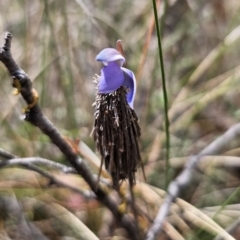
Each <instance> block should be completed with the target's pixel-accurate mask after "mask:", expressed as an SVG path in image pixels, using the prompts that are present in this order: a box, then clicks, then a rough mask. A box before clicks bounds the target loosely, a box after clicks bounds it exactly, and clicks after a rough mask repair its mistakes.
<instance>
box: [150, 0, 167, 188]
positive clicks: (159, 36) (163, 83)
mask: <svg viewBox="0 0 240 240" xmlns="http://www.w3.org/2000/svg"><path fill="white" fill-rule="evenodd" d="M152 2H153V10H154V17H155V24H156V31H157V38H158V54H159V60H160V66H161V73H162V87H163V98H164V115H165V131H166V159H165V163H166V164H165V188H167V185H168V181H169V179H168V171H169V156H170V134H169V119H168V95H167V88H166V78H165V71H164V63H163V52H162V44H161V34H160V28H159V24H158V13H157V6H156V1H155V0H152Z"/></svg>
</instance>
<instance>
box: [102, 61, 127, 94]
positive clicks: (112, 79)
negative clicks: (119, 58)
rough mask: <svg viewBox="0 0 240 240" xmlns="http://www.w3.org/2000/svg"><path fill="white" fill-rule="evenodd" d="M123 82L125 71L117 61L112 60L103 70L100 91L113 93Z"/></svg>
mask: <svg viewBox="0 0 240 240" xmlns="http://www.w3.org/2000/svg"><path fill="white" fill-rule="evenodd" d="M123 82H124V75H123V71H122V70H121V68H120V67H119V65H118V64H117V63H116V62H110V63H109V64H108V65H107V66H105V67H103V68H102V70H101V75H100V79H99V83H98V90H99V93H111V92H113V91H115V90H117V89H118V88H120V87H121V86H122V84H123Z"/></svg>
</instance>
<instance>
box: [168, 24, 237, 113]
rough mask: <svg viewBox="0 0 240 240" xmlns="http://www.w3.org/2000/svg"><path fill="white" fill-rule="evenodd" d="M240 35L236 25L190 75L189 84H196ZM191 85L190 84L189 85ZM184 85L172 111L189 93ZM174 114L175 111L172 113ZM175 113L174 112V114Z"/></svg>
mask: <svg viewBox="0 0 240 240" xmlns="http://www.w3.org/2000/svg"><path fill="white" fill-rule="evenodd" d="M239 37H240V26H238V27H236V28H235V29H234V30H233V31H231V32H230V33H229V34H228V35H227V36H226V37H225V39H224V40H223V41H222V42H221V43H220V44H219V45H218V46H217V47H216V48H214V49H213V50H212V51H211V52H210V53H209V54H208V56H206V58H204V60H203V61H202V62H201V63H200V65H199V66H198V67H197V68H196V70H195V71H194V72H193V73H192V75H191V76H190V77H189V81H188V83H189V84H194V83H196V82H197V80H198V79H199V78H200V77H201V76H202V75H203V73H204V72H205V71H206V70H207V69H208V68H209V67H210V66H211V65H212V64H213V63H214V62H215V60H217V58H218V57H219V55H220V54H222V53H223V51H224V50H226V49H227V48H228V47H231V45H232V44H234V43H235V42H236V41H237V40H238V39H239ZM188 86H189V85H188ZM188 86H187V87H183V88H182V90H181V91H180V92H179V94H178V96H177V97H176V99H175V100H174V103H173V105H172V108H171V110H170V111H172V112H175V111H176V110H177V109H176V108H175V106H174V105H175V104H176V103H178V102H181V101H182V100H184V99H186V97H187V96H188V94H189V88H188ZM171 114H173V113H171ZM173 115H174V114H173Z"/></svg>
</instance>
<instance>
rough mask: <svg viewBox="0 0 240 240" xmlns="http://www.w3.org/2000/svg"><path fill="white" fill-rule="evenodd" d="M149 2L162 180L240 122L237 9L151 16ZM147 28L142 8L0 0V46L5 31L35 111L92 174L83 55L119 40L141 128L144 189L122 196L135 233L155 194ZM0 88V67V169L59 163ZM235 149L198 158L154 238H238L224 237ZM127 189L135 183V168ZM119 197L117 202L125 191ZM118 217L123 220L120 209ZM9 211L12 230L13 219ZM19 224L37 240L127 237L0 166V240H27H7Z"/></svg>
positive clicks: (105, 216)
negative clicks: (12, 161)
mask: <svg viewBox="0 0 240 240" xmlns="http://www.w3.org/2000/svg"><path fill="white" fill-rule="evenodd" d="M156 1H157V3H158V4H160V8H159V15H161V19H160V20H159V21H160V25H161V32H162V44H163V53H164V64H165V72H166V80H167V90H168V99H169V119H170V135H171V147H170V169H169V173H170V176H171V179H173V178H175V177H176V176H177V175H178V174H179V172H180V171H181V170H182V169H183V167H184V165H185V163H186V161H187V160H188V156H190V155H194V154H197V153H198V152H200V151H201V150H202V149H203V148H204V147H206V146H208V145H209V144H210V143H211V142H212V141H213V140H215V139H216V138H217V137H218V136H219V135H221V134H223V133H224V132H225V131H226V130H228V129H229V128H230V127H231V126H233V125H234V124H236V123H238V121H239V119H240V110H239V109H240V101H239V98H240V91H239V90H240V65H239V64H240V57H239V56H240V50H239V48H238V45H239V43H240V14H239V13H240V2H239V1H238V0H228V1H224V0H212V1H207V0H202V1H197V0H169V1H167V2H168V6H167V7H166V8H163V2H164V1H161V0H156ZM154 24H155V23H154V16H153V8H152V2H151V1H144V0H132V1H127V0H119V1H116V0H115V1H106V0H89V1H84V0H75V1H74V0H68V1H67V0H62V1H57V0H49V1H47V0H35V1H30V0H25V1H14V0H8V1H3V0H2V1H0V37H1V36H2V37H3V36H4V33H5V32H6V31H9V32H11V33H12V34H13V36H14V40H13V42H12V53H13V56H14V58H15V60H16V62H17V63H18V64H19V65H20V66H21V68H22V69H24V71H25V72H26V73H27V74H28V75H29V77H30V78H31V79H32V81H33V84H34V88H35V89H37V91H38V92H39V95H40V100H39V104H40V106H41V108H42V111H43V112H44V113H45V114H46V116H47V117H48V118H49V119H50V120H51V121H52V122H53V123H54V125H55V126H56V127H57V128H58V129H59V130H60V131H61V132H62V133H63V135H65V136H67V137H69V138H71V139H74V138H77V137H80V139H81V144H80V146H79V147H80V153H81V157H83V159H84V161H86V163H87V164H88V165H89V167H90V169H91V171H92V172H93V173H95V174H97V173H98V169H99V168H98V166H99V159H98V157H97V156H98V154H97V153H96V155H95V154H94V153H95V152H96V151H95V145H94V142H93V139H92V137H91V136H90V133H91V130H92V125H93V121H94V118H93V112H94V108H93V107H92V103H93V102H94V98H95V84H94V83H93V82H92V78H93V76H94V74H95V73H99V71H100V67H101V66H100V64H99V63H98V62H96V61H95V56H96V54H97V53H98V52H99V51H100V50H102V49H103V48H105V47H115V43H116V40H118V39H122V40H123V47H124V52H125V54H126V57H127V64H128V68H129V69H131V70H132V71H134V72H135V74H136V78H137V82H138V90H137V95H136V100H135V111H136V112H137V114H138V116H139V119H140V126H141V128H142V136H141V139H140V149H141V155H142V158H143V162H144V164H145V172H146V175H147V182H146V183H140V182H139V183H138V184H137V185H136V187H135V189H134V193H135V196H136V206H137V211H138V214H139V219H138V220H139V228H140V229H142V230H143V231H144V232H145V233H146V232H147V230H148V228H149V227H150V225H151V222H152V221H153V219H154V217H155V215H156V213H157V211H158V208H159V207H160V205H161V203H162V200H163V199H164V196H165V189H164V180H165V179H164V177H165V174H164V171H165V161H164V160H165V152H166V148H165V129H164V99H163V94H162V84H161V69H160V65H159V57H158V45H157V35H156V33H155V25H154ZM1 45H2V44H1ZM9 78H10V77H9V75H8V72H7V71H6V68H5V67H4V66H3V65H2V64H1V65H0V83H1V89H0V123H1V127H0V136H1V138H0V150H1V154H0V155H1V156H0V159H2V161H4V160H6V158H7V157H6V156H5V157H3V153H2V150H4V151H8V152H10V153H12V154H14V155H16V156H19V157H21V158H23V157H32V156H40V157H42V158H45V159H50V160H53V161H55V162H59V163H62V164H65V165H68V162H67V161H66V159H64V157H63V155H62V153H61V152H60V151H59V149H58V148H57V147H56V146H55V145H54V144H52V143H51V142H50V140H49V139H48V137H47V136H45V135H44V134H42V133H41V132H40V131H39V129H37V128H35V127H33V126H32V125H30V124H29V123H27V122H24V121H23V120H22V119H23V118H22V115H23V113H22V108H23V107H24V106H25V102H24V101H23V100H22V98H21V96H13V95H12V94H11V91H12V86H11V84H10V81H9ZM239 144H240V142H239V139H235V140H233V141H231V142H229V143H227V144H226V146H225V148H223V149H221V152H220V153H219V155H217V156H213V157H210V156H206V157H204V158H203V159H202V160H201V163H200V165H199V166H200V167H199V169H198V170H194V174H193V179H192V180H191V182H190V184H189V185H188V186H187V187H186V188H185V189H183V191H182V192H181V194H180V196H179V197H180V198H179V199H177V201H176V203H174V204H173V205H172V207H171V210H170V213H169V215H168V217H167V219H166V220H167V221H166V223H165V225H164V229H163V230H164V231H163V232H164V233H161V234H160V235H159V238H158V239H176V240H179V239H192V240H193V239H194V240H195V239H196V240H197V239H201V240H202V239H205V240H208V239H214V238H215V237H216V238H215V239H234V238H235V239H240V234H239V231H240V230H238V227H236V226H238V224H239V223H238V221H239V220H238V219H239V216H240V201H239V196H240V191H239V183H240V157H239V154H240V148H239ZM87 146H88V147H89V148H88V147H87ZM90 149H91V150H90ZM8 158H11V156H9V157H8ZM0 163H1V162H0ZM42 168H43V169H47V170H48V171H49V172H51V173H52V174H53V175H54V176H55V177H56V178H58V179H60V180H62V181H63V182H64V183H66V184H70V185H72V186H75V187H78V188H80V189H83V190H86V189H88V186H87V184H86V183H85V182H84V181H83V179H82V178H81V177H80V176H77V175H74V174H64V173H62V172H61V171H60V170H57V169H55V168H49V167H47V168H46V166H45V167H44V166H42ZM107 176H108V174H107V173H105V177H107ZM137 179H138V180H139V181H143V176H142V173H141V171H140V170H139V173H138V175H137ZM112 194H113V195H114V196H115V195H116V193H112ZM122 194H123V195H124V197H126V198H127V199H128V198H129V196H128V193H127V187H126V186H125V185H123V193H122ZM17 200H18V201H17ZM13 209H15V210H16V209H17V210H16V211H13ZM126 211H127V212H131V207H130V206H129V207H127V208H126ZM12 213H13V214H14V215H15V216H17V218H18V219H24V220H21V221H20V220H19V221H16V222H15V221H13V220H12V218H11V217H10V216H11V214H12ZM13 223H14V224H13ZM27 223H28V224H29V225H28V226H30V228H31V227H37V228H38V231H41V232H42V234H43V235H45V237H46V239H56V240H58V239H59V240H73V239H98V238H97V237H99V238H100V239H106V240H107V239H131V237H128V236H127V235H126V233H125V231H124V230H123V229H122V228H121V227H120V226H119V225H118V224H117V222H115V221H113V217H112V215H111V214H110V212H109V211H108V210H107V209H106V208H105V207H104V206H103V205H101V204H99V202H98V201H96V200H92V199H87V198H85V197H83V196H82V195H81V194H79V193H77V192H74V191H72V190H69V189H67V188H62V187H59V186H56V185H54V184H53V185H52V184H51V182H49V180H48V179H46V178H45V177H43V176H41V175H40V174H39V173H36V172H34V171H31V170H27V169H26V168H24V167H19V166H15V167H13V166H11V167H5V168H1V169H0V239H6V240H7V239H31V238H30V237H26V236H25V238H20V237H19V236H16V233H19V234H20V235H21V231H20V230H21V229H22V228H23V226H22V225H24V224H27ZM234 224H235V225H234ZM24 226H25V225H24ZM231 227H232V229H233V230H231V231H230V230H228V229H229V228H231ZM19 229H20V230H19ZM224 229H225V230H227V231H229V232H230V233H231V234H232V235H234V238H231V236H230V235H228V233H227V231H225V230H224ZM14 234H15V235H14ZM84 234H85V235H84ZM94 235H95V236H94ZM217 235H218V236H217ZM96 236H97V237H96ZM110 236H111V237H113V236H115V238H110ZM120 236H121V238H120ZM124 237H125V238H124ZM36 239H38V238H36ZM39 239H45V238H43V236H42V237H39Z"/></svg>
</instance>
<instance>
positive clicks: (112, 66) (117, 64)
mask: <svg viewBox="0 0 240 240" xmlns="http://www.w3.org/2000/svg"><path fill="white" fill-rule="evenodd" d="M96 60H97V61H100V62H102V63H103V64H104V67H103V68H102V69H101V75H100V78H99V83H98V90H99V93H111V92H113V91H115V90H117V89H118V88H120V87H121V86H126V87H128V88H129V92H128V94H127V102H128V104H129V106H130V107H131V108H132V109H133V102H134V98H135V93H136V79H135V76H134V73H133V72H132V71H130V70H129V69H127V68H124V67H122V66H123V64H124V62H125V58H124V57H123V56H122V55H121V54H120V53H119V52H118V51H117V50H116V49H114V48H105V49H103V50H102V51H101V52H100V53H99V54H98V55H97V56H96Z"/></svg>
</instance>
